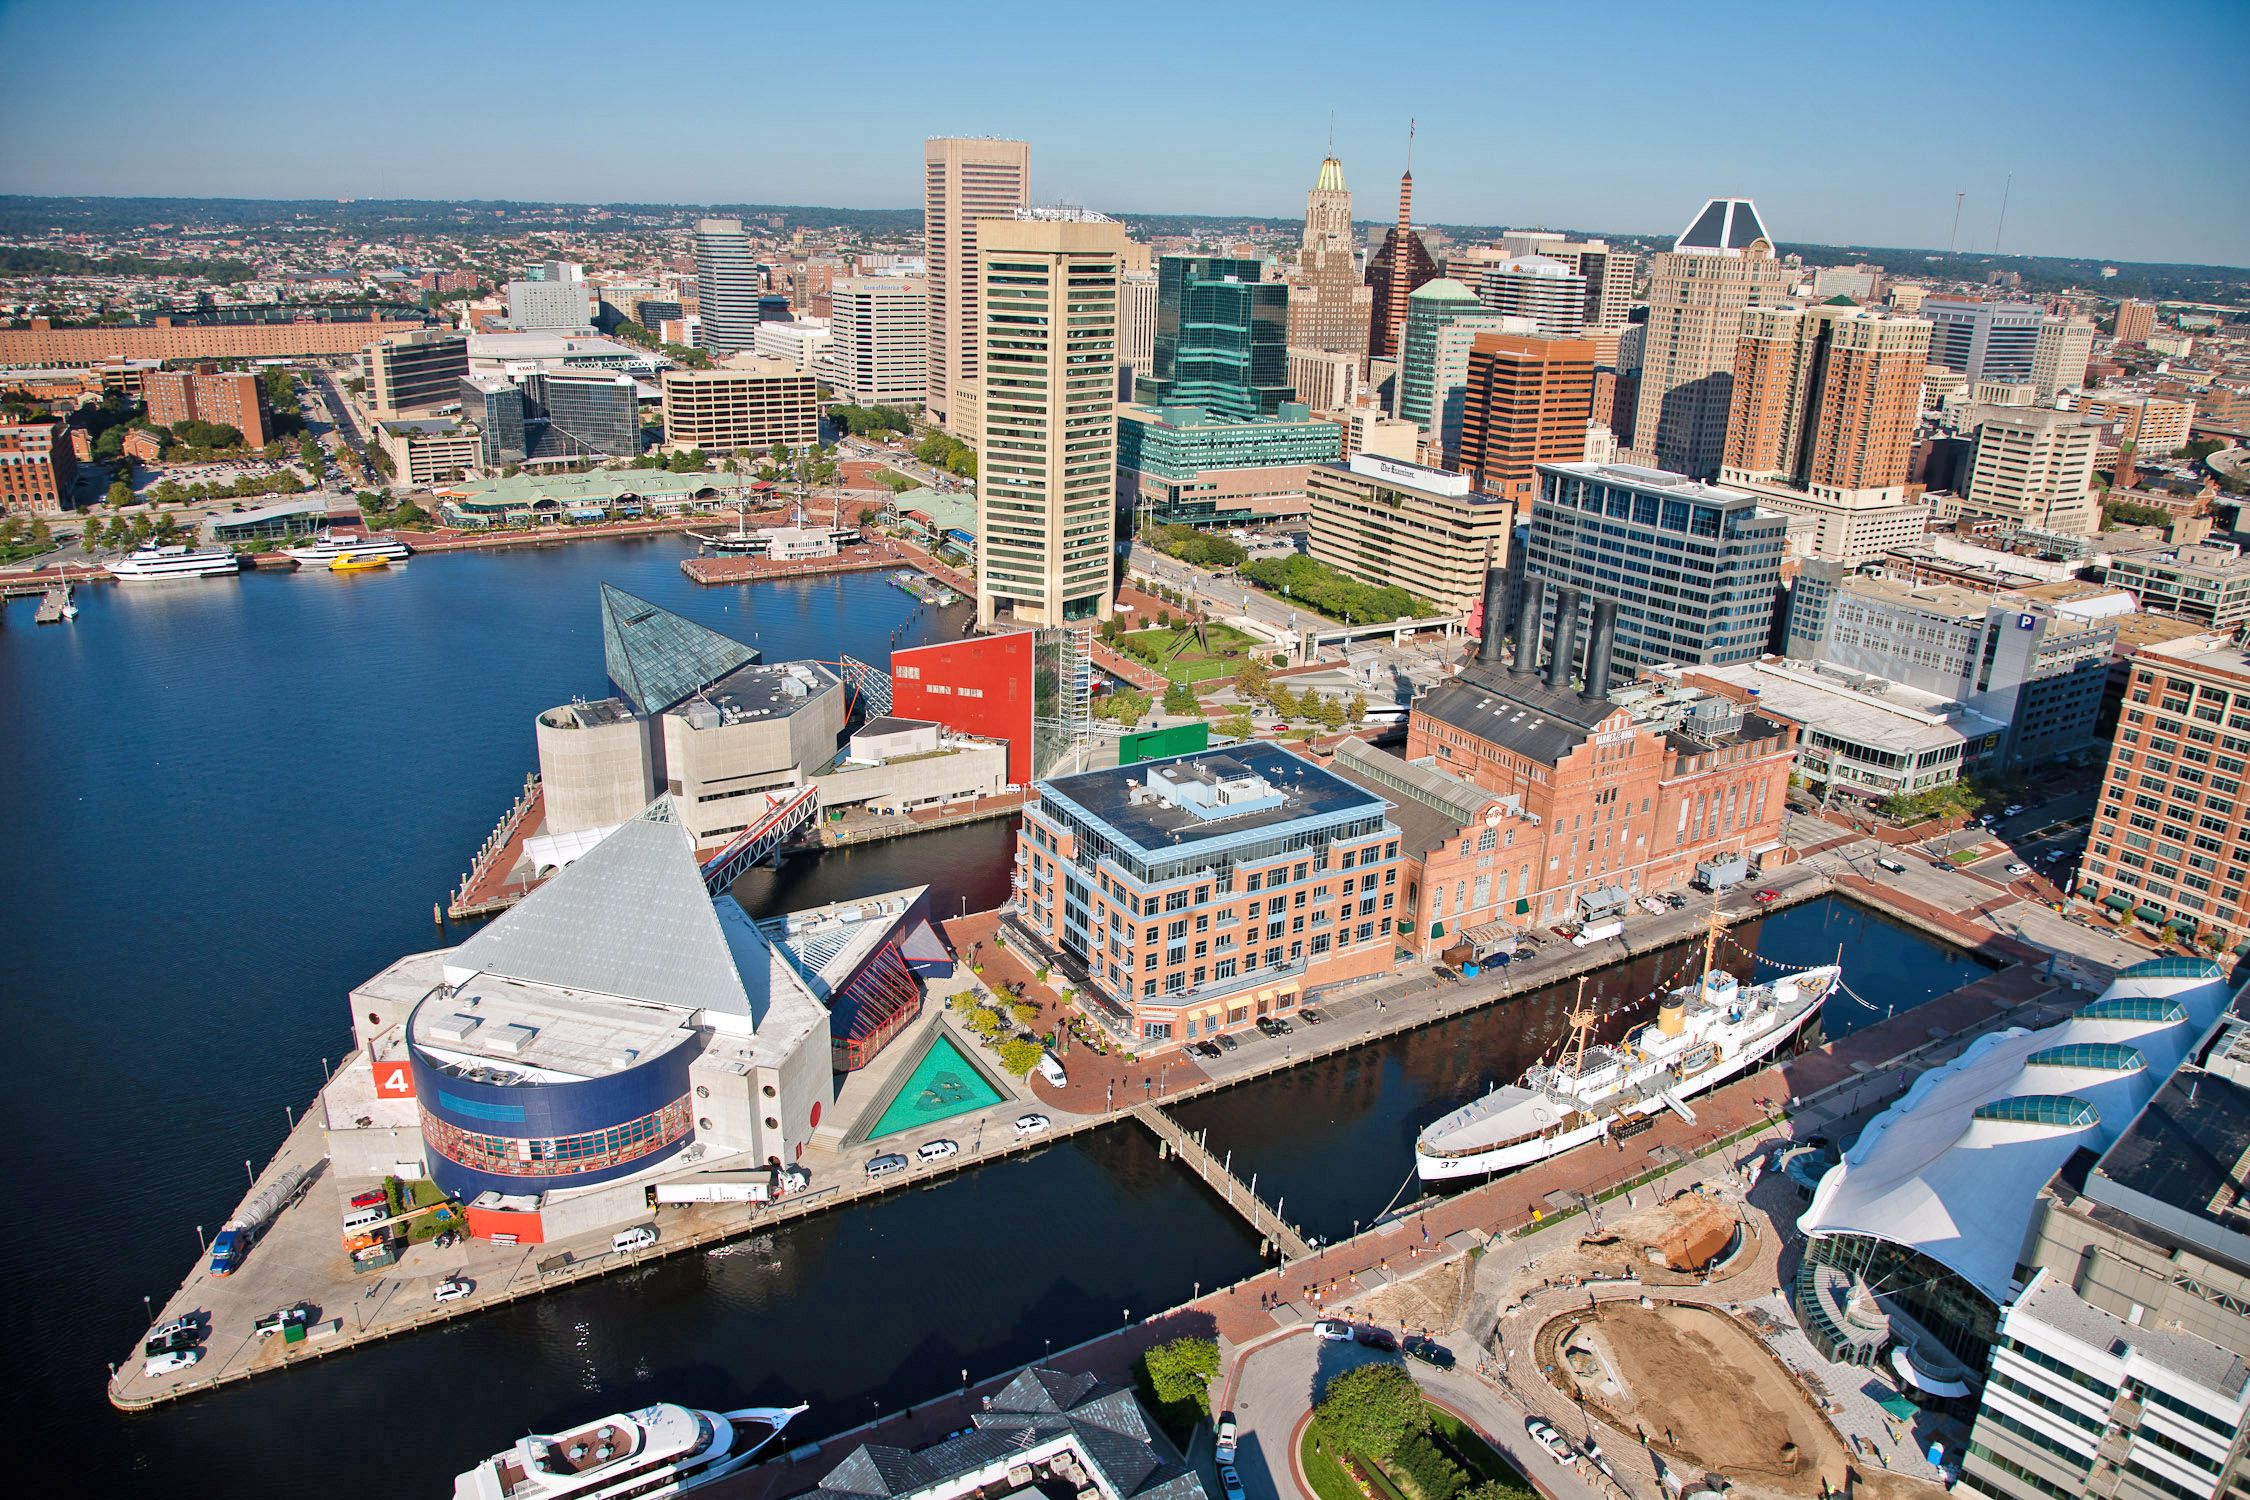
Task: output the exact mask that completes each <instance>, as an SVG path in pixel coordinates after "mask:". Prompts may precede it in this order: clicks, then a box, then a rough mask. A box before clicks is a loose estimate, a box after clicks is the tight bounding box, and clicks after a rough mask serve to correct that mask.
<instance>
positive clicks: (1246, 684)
mask: <svg viewBox="0 0 2250 1500" xmlns="http://www.w3.org/2000/svg"><path fill="white" fill-rule="evenodd" d="M1271 681H1272V675H1271V674H1270V673H1269V672H1268V671H1267V670H1266V664H1265V663H1264V662H1262V661H1260V660H1259V659H1258V658H1257V657H1255V656H1253V657H1250V658H1249V659H1248V660H1246V661H1244V662H1243V664H1242V668H1241V670H1240V671H1238V672H1236V673H1235V674H1234V685H1235V686H1236V687H1237V688H1239V689H1240V690H1241V692H1242V696H1243V697H1245V698H1263V697H1264V696H1265V695H1266V686H1267V684H1268V683H1269V682H1271Z"/></svg>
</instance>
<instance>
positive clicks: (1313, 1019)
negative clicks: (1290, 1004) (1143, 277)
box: [1297, 1005, 1328, 1026]
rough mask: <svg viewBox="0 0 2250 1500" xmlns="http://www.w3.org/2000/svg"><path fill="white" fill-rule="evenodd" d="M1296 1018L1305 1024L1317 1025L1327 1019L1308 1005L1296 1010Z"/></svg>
mask: <svg viewBox="0 0 2250 1500" xmlns="http://www.w3.org/2000/svg"><path fill="white" fill-rule="evenodd" d="M1297 1019H1298V1020H1300V1021H1302V1022H1304V1023H1305V1024H1306V1025H1307V1026H1318V1025H1319V1024H1320V1023H1321V1022H1323V1021H1325V1020H1327V1019H1328V1018H1327V1017H1326V1016H1324V1015H1322V1014H1321V1013H1320V1012H1319V1011H1317V1010H1314V1009H1313V1008H1312V1007H1311V1006H1309V1005H1308V1006H1306V1007H1305V1008H1304V1009H1303V1010H1301V1011H1298V1012H1297Z"/></svg>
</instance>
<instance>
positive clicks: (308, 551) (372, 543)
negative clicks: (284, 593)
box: [284, 531, 414, 568]
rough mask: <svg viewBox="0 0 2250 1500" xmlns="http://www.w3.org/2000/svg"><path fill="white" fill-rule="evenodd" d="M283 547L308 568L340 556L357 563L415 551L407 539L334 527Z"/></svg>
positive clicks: (400, 558)
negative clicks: (341, 532) (344, 531)
mask: <svg viewBox="0 0 2250 1500" xmlns="http://www.w3.org/2000/svg"><path fill="white" fill-rule="evenodd" d="M284 550H285V551H286V552H287V553H288V554H289V556H291V557H293V558H295V559H296V560H297V561H298V562H300V563H302V564H303V565H304V566H306V567H308V568H325V567H327V566H328V565H329V564H331V563H333V562H335V561H336V560H337V559H338V558H342V559H344V560H346V561H348V562H355V563H356V562H367V561H371V560H373V559H375V558H378V557H379V558H381V559H382V560H383V561H385V562H404V561H406V560H407V559H408V558H409V557H412V556H413V555H414V554H413V552H412V550H411V549H409V548H408V547H407V545H406V543H404V542H396V541H392V540H390V539H389V538H387V537H372V536H337V535H336V534H335V533H334V532H331V531H324V532H322V533H321V534H320V536H319V537H318V539H316V540H314V541H311V542H308V543H306V544H305V545H304V546H302V547H289V548H285V549H284Z"/></svg>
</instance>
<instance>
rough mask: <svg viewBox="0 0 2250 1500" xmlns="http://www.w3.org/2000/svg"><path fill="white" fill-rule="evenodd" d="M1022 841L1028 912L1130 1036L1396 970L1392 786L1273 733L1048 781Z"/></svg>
mask: <svg viewBox="0 0 2250 1500" xmlns="http://www.w3.org/2000/svg"><path fill="white" fill-rule="evenodd" d="M1017 851H1018V854H1019V856H1020V857H1021V860H1022V863H1021V864H1020V865H1019V867H1018V875H1017V886H1016V897H1015V898H1016V904H1017V910H1018V911H1019V912H1020V913H1021V914H1022V917H1023V921H1024V924H1025V926H1027V927H1028V928H1029V929H1030V930H1031V931H1032V932H1033V933H1034V934H1036V935H1037V936H1038V938H1039V939H1040V940H1041V942H1043V943H1044V944H1046V945H1047V946H1048V947H1049V948H1051V949H1052V950H1053V951H1054V952H1055V953H1056V954H1057V955H1059V957H1060V960H1061V962H1062V964H1063V965H1064V967H1065V969H1066V970H1067V971H1068V972H1070V973H1072V974H1073V975H1074V976H1077V975H1079V974H1081V973H1082V974H1083V976H1084V978H1083V983H1082V984H1081V986H1080V989H1079V994H1080V997H1081V998H1082V999H1084V1000H1086V1001H1088V1002H1089V1004H1088V1007H1087V1008H1088V1010H1089V1011H1090V1012H1091V1013H1092V1014H1094V1015H1096V1016H1097V1017H1099V1018H1100V1019H1101V1020H1102V1022H1103V1023H1104V1024H1105V1025H1106V1026H1107V1027H1108V1028H1109V1029H1110V1030H1111V1031H1112V1032H1113V1033H1115V1034H1116V1035H1117V1036H1118V1037H1120V1038H1121V1039H1123V1040H1125V1041H1127V1042H1128V1044H1130V1045H1135V1046H1140V1045H1145V1044H1148V1043H1165V1042H1176V1041H1192V1040H1194V1039H1196V1038H1198V1037H1205V1036H1212V1035H1216V1034H1217V1033H1219V1032H1222V1031H1237V1030H1241V1029H1243V1028H1246V1027H1248V1026H1251V1025H1253V1024H1255V1023H1256V1021H1257V1020H1258V1019H1259V1018H1261V1017H1264V1016H1269V1015H1287V1014H1288V1013H1290V1012H1291V1011H1292V1010H1294V1009H1295V1008H1296V1007H1297V1006H1298V1005H1299V1004H1300V1003H1301V1002H1302V1000H1303V999H1304V997H1305V995H1306V994H1308V993H1310V992H1311V991H1314V990H1318V989H1320V988H1322V987H1324V986H1327V985H1331V984H1337V983H1341V982H1342V981H1344V980H1347V979H1356V978H1360V977H1363V976H1365V975H1369V974H1376V973H1381V972H1384V971H1385V970H1387V969H1388V968H1389V967H1390V963H1391V930H1392V925H1393V923H1394V922H1396V920H1397V910H1398V899H1399V894H1400V892H1399V830H1398V828H1397V826H1396V825H1395V824H1393V823H1392V822H1391V821H1390V819H1389V816H1388V807H1387V805H1386V800H1385V799H1384V798H1382V797H1380V796H1377V795H1375V794H1373V793H1371V792H1368V791H1366V790H1364V789H1363V788H1361V787H1358V786H1355V785H1353V784H1352V783H1351V782H1349V781H1346V780H1344V779H1343V778H1342V777H1340V776H1337V775H1335V774H1334V773H1332V772H1329V771H1326V770H1323V769H1321V768H1320V767H1318V766H1316V765H1313V764H1312V763H1311V762H1309V761H1306V760H1303V759H1301V758H1299V757H1298V756H1296V755H1293V754H1291V753H1290V752H1289V751H1287V750H1284V749H1282V748H1281V747H1279V746H1278V745H1270V744H1254V743H1253V744H1245V745H1240V746H1235V747H1232V748H1230V749H1225V750H1208V751H1202V752H1198V753H1196V754H1192V755H1184V756H1179V757H1176V758H1174V759H1170V760H1160V761H1153V762H1148V763H1144V764H1141V765H1135V766H1119V767H1116V768H1114V769H1111V770H1103V771H1088V772H1085V773H1083V774H1080V775H1076V776H1063V777H1058V778H1056V779H1054V780H1051V781H1043V782H1040V783H1038V784H1037V785H1035V786H1034V787H1033V796H1032V800H1031V802H1030V803H1029V804H1028V805H1026V806H1025V808H1024V811H1023V827H1022V831H1021V832H1020V833H1019V834H1018V836H1017Z"/></svg>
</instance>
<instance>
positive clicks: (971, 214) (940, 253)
mask: <svg viewBox="0 0 2250 1500" xmlns="http://www.w3.org/2000/svg"><path fill="white" fill-rule="evenodd" d="M1030 206H1031V148H1030V147H1029V146H1028V145H1026V144H1025V143H1024V142H1022V141H1002V140H988V139H970V138H964V137H957V136H940V137H936V138H933V139H931V140H929V141H926V142H924V143H923V148H922V253H923V255H924V257H925V258H926V259H927V260H928V262H929V276H928V286H929V291H928V306H929V320H930V323H929V327H930V335H929V381H928V384H929V411H930V415H931V417H932V418H934V419H935V420H936V421H937V423H938V425H939V426H941V427H943V428H944V429H945V430H946V431H947V432H949V433H951V434H952V435H953V436H955V437H957V438H961V439H963V440H964V441H969V440H974V439H975V437H976V436H977V434H978V433H979V432H980V431H981V430H982V427H981V422H980V414H979V411H978V407H977V400H976V391H977V377H978V370H979V366H978V360H979V358H980V357H981V350H982V348H983V337H984V322H983V319H982V317H981V316H980V312H979V307H978V303H977V296H978V284H979V271H978V263H977V235H978V228H977V225H978V221H980V220H982V219H988V218H1007V217H1009V216H1011V215H1013V214H1015V213H1016V212H1018V211H1019V210H1021V209H1025V208H1028V207H1030ZM1119 237H1120V238H1122V237H1123V236H1122V234H1120V236H1119ZM1111 394H1112V395H1114V394H1115V392H1114V390H1113V391H1112V393H1111Z"/></svg>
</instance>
